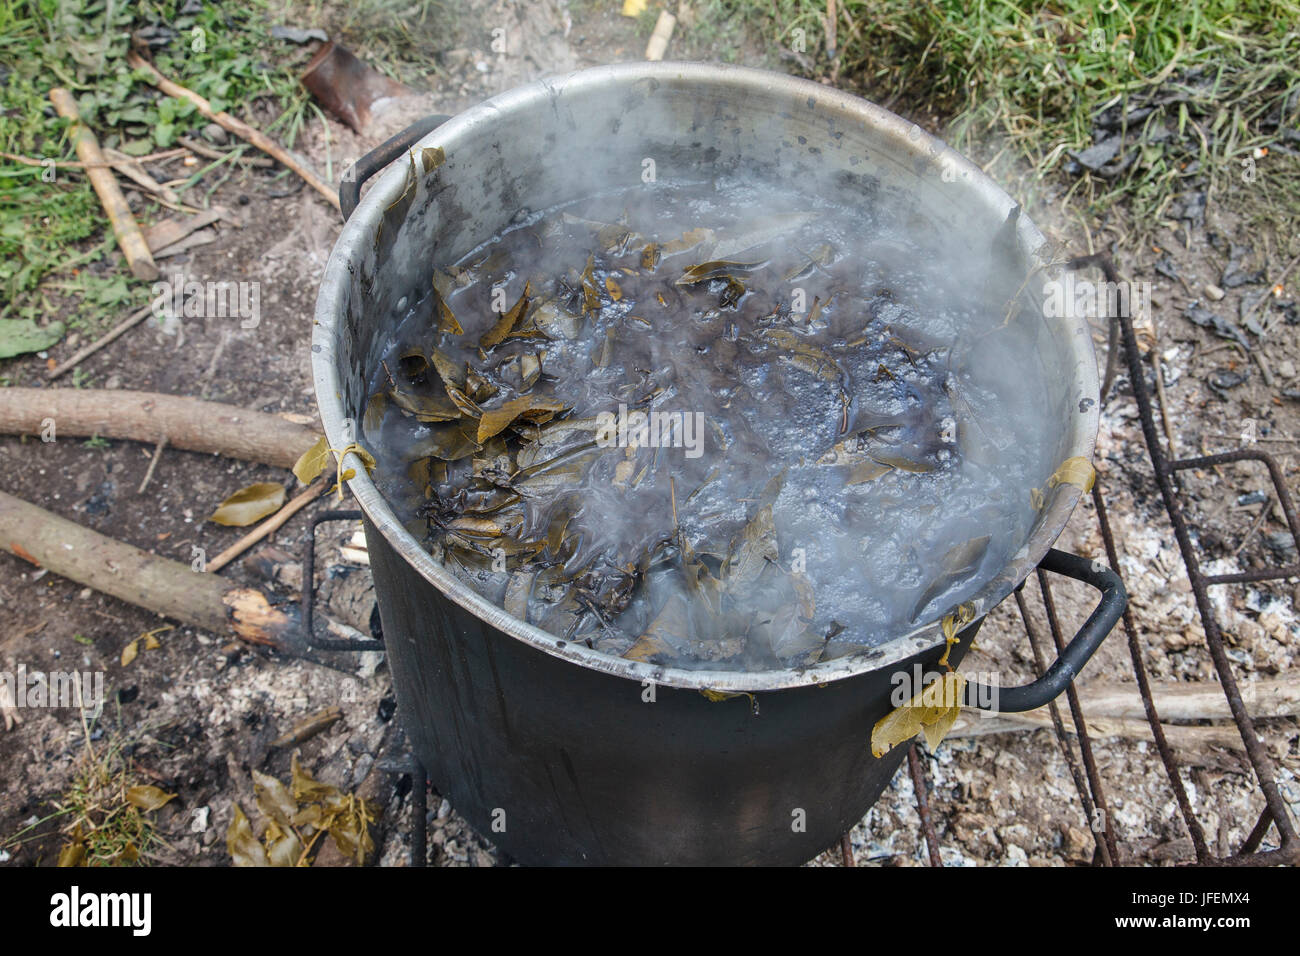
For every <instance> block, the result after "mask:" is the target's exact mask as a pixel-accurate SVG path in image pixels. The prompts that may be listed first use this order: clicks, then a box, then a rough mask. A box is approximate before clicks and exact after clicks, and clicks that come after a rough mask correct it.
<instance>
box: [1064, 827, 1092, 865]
mask: <svg viewBox="0 0 1300 956" xmlns="http://www.w3.org/2000/svg"><path fill="white" fill-rule="evenodd" d="M1062 836H1063V839H1062V846H1061V849H1063V850H1064V851H1065V858H1066V859H1067V860H1087V859H1091V858H1092V846H1093V841H1092V837H1090V836H1089V835H1088V831H1087V830H1084V829H1081V828H1080V827H1066V828H1065V833H1064V834H1063V835H1062Z"/></svg>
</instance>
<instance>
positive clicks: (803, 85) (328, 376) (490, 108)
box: [311, 61, 1100, 693]
mask: <svg viewBox="0 0 1300 956" xmlns="http://www.w3.org/2000/svg"><path fill="white" fill-rule="evenodd" d="M649 79H654V80H661V81H669V80H671V81H676V82H680V81H683V80H684V81H686V82H697V83H700V84H707V85H714V86H732V87H736V88H738V89H745V88H751V89H752V88H760V89H762V90H763V91H764V92H765V93H769V94H770V93H772V92H778V93H779V92H782V91H785V92H788V93H789V95H790V96H791V97H792V98H798V97H810V98H812V99H813V100H815V101H816V104H817V106H818V107H819V108H826V109H828V110H830V111H833V112H834V113H835V114H836V115H837V116H838V117H840V118H843V119H845V120H849V121H857V122H860V123H862V124H863V125H866V126H870V127H874V128H875V129H877V130H879V131H880V132H881V133H883V134H884V135H885V136H886V137H891V138H893V139H895V140H896V141H897V142H899V143H900V144H906V148H909V149H912V150H913V151H914V152H915V154H916V156H917V158H918V159H925V160H927V161H932V162H933V161H937V159H938V158H939V157H943V160H944V162H945V163H946V164H949V165H950V167H951V168H952V169H953V170H954V171H955V173H956V174H957V175H959V176H960V177H961V179H962V180H963V187H964V188H968V189H972V190H977V191H979V192H980V193H982V194H983V195H982V198H983V199H984V201H985V202H986V203H988V204H989V205H991V206H995V207H997V208H1000V209H1004V210H1005V211H1006V212H1010V210H1011V209H1012V208H1013V207H1014V206H1016V205H1017V204H1016V203H1015V201H1014V200H1013V199H1012V198H1011V197H1010V196H1009V195H1007V193H1006V192H1005V191H1003V190H1002V188H1001V187H1000V186H998V185H997V184H996V183H995V182H994V181H993V180H992V179H990V178H989V177H988V176H986V175H985V174H984V172H983V171H982V170H981V169H980V168H979V167H978V166H976V165H975V164H974V163H972V162H971V161H970V160H968V159H966V157H964V156H962V155H961V154H960V153H958V152H956V151H955V150H953V149H951V148H950V147H948V146H947V144H946V143H944V142H943V141H942V140H940V139H938V138H937V137H934V136H931V135H930V134H928V133H926V132H925V131H924V130H922V129H921V128H920V127H919V126H918V125H916V124H915V123H911V122H909V121H907V120H905V119H903V118H902V117H900V116H898V115H896V114H894V113H891V112H890V111H888V110H886V109H884V108H883V107H880V106H877V105H876V104H874V103H871V102H869V101H867V100H865V99H862V98H861V97H858V96H854V95H852V94H849V93H845V92H842V91H840V90H836V89H832V88H830V87H827V86H823V85H821V84H820V83H815V82H813V81H811V80H805V79H801V78H799V77H792V76H788V75H786V74H782V73H775V72H771V71H767V70H759V69H754V68H751V67H740V66H730V65H724V64H704V63H689V62H671V61H670V62H662V63H622V64H610V65H605V66H596V67H589V68H586V69H582V70H577V71H574V72H572V73H568V74H565V75H563V76H558V77H551V78H544V79H540V80H535V81H532V82H530V83H527V84H524V85H522V86H519V87H516V88H514V89H512V90H508V91H506V92H504V93H501V94H498V95H497V96H494V97H492V98H490V99H487V100H484V101H483V102H481V103H479V104H477V105H475V106H472V107H470V108H469V109H467V110H465V111H464V112H462V113H460V114H458V115H456V116H455V117H453V118H452V119H450V120H448V121H447V122H446V123H444V124H443V125H442V126H440V127H438V128H437V129H436V130H434V131H433V132H432V133H430V134H429V135H428V136H426V137H424V138H423V139H421V140H420V142H419V143H418V144H416V147H415V148H420V147H433V146H443V147H444V148H446V147H447V146H448V144H454V142H455V141H456V139H457V137H458V136H460V135H462V134H463V133H464V132H467V131H469V130H471V129H473V128H475V127H477V126H479V125H480V124H483V123H489V122H493V123H494V122H499V121H500V120H501V119H502V117H508V116H509V115H510V114H511V112H513V111H515V110H520V109H530V108H534V107H537V108H540V107H543V106H547V105H548V103H549V102H550V100H551V99H552V98H554V97H556V96H557V95H559V91H561V90H565V91H567V90H577V91H597V90H599V91H601V92H605V93H607V92H608V90H609V89H610V88H611V87H616V86H620V85H628V84H630V83H635V82H641V81H645V80H649ZM452 148H453V149H454V146H453V147H452ZM448 151H449V152H450V150H448ZM404 166H405V164H404V163H402V162H395V163H393V164H392V166H390V167H389V168H388V169H387V170H385V171H384V172H383V173H382V174H381V175H380V176H379V177H378V178H377V181H376V182H375V183H374V185H373V187H372V188H371V189H370V190H369V191H368V192H367V193H366V195H365V196H364V197H363V198H362V200H361V202H360V204H359V205H358V206H357V208H356V210H355V211H354V212H353V214H352V216H351V217H350V218H349V219H348V221H347V222H346V223H345V224H344V227H343V230H342V232H341V233H340V235H339V237H338V239H337V241H336V242H335V245H334V249H333V251H332V252H331V254H330V257H329V260H328V262H327V264H326V267H325V271H324V273H323V275H322V277H321V283H320V290H319V293H318V295H317V299H316V310H315V322H314V327H313V332H312V346H311V349H312V376H313V379H314V382H315V387H316V399H317V406H318V408H319V411H320V416H321V423H322V424H323V426H324V428H325V434H326V437H327V438H328V440H329V443H330V445H331V446H332V447H334V448H342V447H344V444H345V443H346V440H347V439H346V437H345V436H346V435H347V432H346V430H345V421H347V420H348V419H349V416H346V415H345V414H344V412H345V409H344V408H343V399H342V388H341V385H340V382H339V369H338V362H337V355H336V350H335V346H334V343H335V341H336V339H337V336H338V334H339V328H338V325H339V321H340V319H341V314H340V311H339V310H340V306H341V303H342V302H343V298H344V297H343V289H344V287H345V284H346V283H347V282H349V281H350V273H349V264H350V260H351V258H352V255H353V253H354V252H355V251H357V250H359V249H361V248H363V244H364V243H369V242H371V241H372V239H373V236H374V232H375V229H376V227H377V224H378V223H379V222H380V221H381V216H382V214H383V211H384V209H385V208H387V207H388V206H389V205H391V204H392V203H393V202H394V201H396V200H397V198H398V197H399V196H400V195H401V193H402V191H403V189H404V186H405V183H406V175H407V173H406V169H405V168H404ZM1017 238H1018V241H1019V244H1020V247H1021V248H1022V249H1023V250H1024V251H1025V253H1026V256H1027V257H1028V259H1029V260H1030V261H1031V262H1033V263H1035V264H1038V265H1043V266H1045V265H1046V263H1045V262H1044V261H1043V259H1042V258H1041V257H1040V256H1039V255H1038V254H1037V252H1036V250H1037V249H1038V248H1039V247H1040V246H1041V245H1042V244H1043V237H1042V235H1041V234H1040V233H1039V232H1038V230H1037V229H1036V228H1035V227H1034V226H1033V224H1032V223H1031V222H1029V221H1028V219H1027V218H1026V217H1024V216H1021V217H1020V219H1019V223H1018V231H1017ZM1065 321H1072V322H1074V323H1075V326H1076V327H1074V328H1069V329H1067V330H1066V331H1068V332H1069V333H1070V335H1069V348H1070V349H1071V351H1072V355H1073V358H1074V370H1073V372H1074V376H1075V383H1076V384H1077V385H1078V386H1080V388H1081V390H1082V392H1083V394H1084V395H1085V396H1092V398H1093V401H1092V402H1091V404H1089V405H1086V406H1081V408H1080V412H1081V414H1080V415H1079V416H1078V417H1077V418H1075V420H1074V421H1075V428H1074V435H1073V438H1072V441H1071V447H1070V448H1069V455H1079V456H1082V457H1084V458H1087V459H1088V460H1089V461H1091V460H1092V452H1093V448H1094V445H1095V443H1096V434H1097V426H1098V419H1099V408H1098V405H1099V403H1098V402H1097V400H1096V399H1097V396H1098V393H1099V390H1100V385H1099V382H1098V376H1097V367H1096V358H1095V353H1094V352H1093V349H1092V339H1091V336H1090V335H1089V334H1080V332H1081V330H1080V328H1078V326H1080V325H1083V324H1084V321H1085V320H1084V319H1083V318H1082V317H1075V318H1071V319H1066V320H1065ZM1082 332H1084V333H1086V326H1085V327H1084V329H1083V330H1082ZM348 457H349V460H348V462H347V466H348V467H351V468H353V469H354V470H355V472H356V474H355V476H354V477H353V478H351V479H349V480H348V481H347V485H348V487H349V488H350V490H351V491H352V494H353V496H354V497H355V498H356V500H357V503H358V505H359V506H360V508H361V510H362V512H363V513H364V514H365V515H366V517H367V518H368V519H369V521H370V522H371V524H372V525H373V526H374V528H375V530H376V531H378V532H379V533H380V534H382V535H383V536H384V537H385V539H386V540H387V542H388V544H389V545H390V546H391V547H392V548H393V549H394V550H395V551H396V552H397V554H398V555H399V556H400V557H402V558H403V559H404V560H406V561H408V562H409V563H410V564H411V565H412V566H413V567H414V568H415V569H416V570H417V571H418V572H419V574H420V575H421V577H423V578H424V579H425V580H426V581H428V582H429V583H430V584H432V585H433V586H434V587H435V588H437V589H438V590H439V591H440V592H441V593H442V594H443V595H444V596H445V597H447V598H448V599H449V600H451V601H453V602H455V603H456V604H457V605H459V606H460V607H461V608H463V609H465V610H466V611H469V612H470V613H471V614H473V615H474V616H475V617H477V618H479V619H480V620H482V621H483V622H484V623H486V624H488V625H490V626H492V627H494V628H496V629H497V630H499V631H502V632H504V633H505V634H507V635H509V636H510V637H511V638H513V639H515V640H519V641H523V642H524V643H525V644H528V645H530V646H532V647H534V648H536V649H537V650H540V651H542V652H543V653H546V654H549V655H550V656H552V657H557V658H560V659H562V660H566V661H569V662H570V663H573V664H577V665H579V666H582V667H586V668H589V669H591V670H594V671H598V672H602V673H606V674H609V675H611V676H616V677H623V678H627V679H629V680H633V681H638V682H641V683H642V684H646V683H647V682H649V683H651V684H654V685H663V686H667V687H676V688H684V689H698V690H715V691H724V692H751V693H752V692H761V691H773V690H785V689H793V688H799V687H809V686H815V685H822V684H826V683H829V682H832V681H838V680H844V679H847V678H851V677H855V676H857V675H860V674H865V673H869V672H872V671H877V670H880V669H882V668H886V667H889V666H891V665H896V664H898V663H901V662H902V661H905V660H907V659H908V658H910V657H913V656H915V655H917V654H919V653H923V652H925V651H930V650H934V649H936V648H937V647H939V646H940V645H942V644H943V643H944V637H943V634H942V630H941V626H940V621H939V620H935V621H932V622H930V623H927V624H925V625H922V626H921V627H918V628H915V629H913V630H911V631H909V632H907V633H904V634H902V635H899V636H898V637H895V638H892V639H890V640H889V641H888V642H887V643H885V644H883V645H880V646H878V647H875V648H871V649H869V650H867V651H865V652H863V653H857V654H851V655H848V656H845V657H840V658H836V659H834V660H830V661H823V662H820V663H817V664H812V665H808V666H804V667H798V668H783V669H780V670H762V671H729V670H713V669H688V668H683V667H668V666H662V665H657V664H650V663H644V662H640V661H631V660H627V659H625V658H618V657H612V656H610V655H608V654H605V653H602V652H600V651H596V650H593V649H591V648H588V647H587V646H586V644H585V643H584V642H582V641H565V640H563V639H561V638H558V637H556V636H555V635H553V634H550V633H549V632H547V631H544V630H542V629H541V628H539V627H537V626H536V625H534V624H529V623H528V622H526V621H522V620H520V619H518V618H516V617H514V616H512V615H510V614H509V613H507V612H506V611H505V610H504V609H503V608H501V607H498V606H497V605H495V604H493V603H492V602H490V601H488V600H487V599H486V598H484V597H483V596H481V595H480V594H478V592H476V591H474V590H473V589H471V588H470V587H468V586H467V585H466V584H464V583H462V582H461V581H460V580H459V579H458V578H456V577H455V576H454V575H453V574H451V573H450V572H448V571H446V570H444V569H443V568H442V567H441V566H440V565H439V564H437V563H436V562H435V561H434V560H433V557H432V556H431V555H430V554H429V552H428V551H426V550H425V549H424V548H422V547H421V546H420V544H419V542H418V541H417V540H416V539H415V538H414V536H412V535H411V534H410V532H408V531H407V530H406V528H405V527H403V525H402V523H401V522H400V521H399V520H398V518H397V516H396V514H395V513H394V512H393V510H392V508H391V507H390V506H389V504H388V502H387V501H386V500H385V499H384V498H383V496H382V495H381V494H380V492H379V489H378V488H377V487H376V485H375V483H374V481H373V480H372V479H371V478H370V477H369V475H367V473H366V470H365V468H364V467H362V464H361V462H360V461H359V460H357V458H356V456H355V455H351V456H348ZM1067 457H1069V456H1067ZM1080 496H1081V492H1080V491H1079V490H1078V489H1075V488H1073V487H1071V486H1060V487H1058V488H1057V493H1056V494H1055V495H1054V496H1053V498H1052V500H1051V502H1050V503H1049V504H1048V506H1047V511H1046V512H1045V513H1044V514H1043V516H1042V520H1041V521H1040V523H1039V524H1038V526H1037V527H1036V529H1035V530H1034V531H1033V532H1032V533H1031V534H1030V536H1029V539H1028V540H1027V541H1026V543H1025V545H1024V546H1023V547H1022V548H1021V549H1020V551H1018V552H1017V553H1016V555H1014V556H1013V558H1012V559H1011V564H1012V565H1014V566H1016V567H1017V572H1016V575H1015V578H1016V580H1015V584H1019V583H1020V582H1021V581H1023V580H1024V578H1025V577H1027V576H1028V574H1029V572H1030V571H1031V570H1032V569H1033V568H1034V567H1035V566H1037V564H1038V562H1039V561H1041V560H1042V559H1043V557H1044V556H1045V555H1046V554H1047V551H1048V549H1049V548H1051V546H1052V544H1053V543H1054V542H1055V541H1056V539H1057V538H1058V537H1059V536H1060V534H1061V532H1062V531H1063V530H1064V528H1065V525H1066V522H1067V521H1068V520H1069V518H1070V515H1071V513H1072V512H1073V510H1074V507H1075V505H1076V504H1077V503H1078V500H1079V498H1080ZM1004 576H1005V570H1004V571H1003V572H1000V573H999V574H998V575H997V576H995V577H994V578H993V579H992V580H990V581H989V582H987V583H986V584H985V586H984V587H983V588H982V589H981V590H980V592H979V593H978V594H976V596H975V597H974V598H973V599H972V600H973V602H974V604H975V608H976V617H977V618H982V617H983V616H984V615H985V614H987V613H988V611H989V610H990V609H991V608H992V607H993V606H994V605H995V604H997V603H998V602H1000V601H1001V600H1002V599H1004V598H1005V597H1006V595H1007V594H1008V593H1010V591H1011V589H1012V586H1011V585H1008V584H1007V583H1006V581H1005V577H1004ZM999 581H1001V584H1000V585H999ZM999 591H1001V593H998V592H999Z"/></svg>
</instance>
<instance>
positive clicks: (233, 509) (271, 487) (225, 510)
mask: <svg viewBox="0 0 1300 956" xmlns="http://www.w3.org/2000/svg"><path fill="white" fill-rule="evenodd" d="M284 497H285V496H284V485H282V484H280V483H279V482H278V481H259V482H257V483H256V484H252V485H249V486H248V487H247V488H240V489H239V490H238V491H236V492H235V493H234V494H233V495H231V496H230V497H229V498H227V499H226V500H225V501H223V502H221V504H220V506H218V508H217V510H216V511H214V512H212V516H211V517H210V518H208V520H209V521H211V522H214V523H215V524H220V525H225V526H226V527H230V528H243V527H246V526H247V525H250V524H253V523H254V522H257V521H261V520H262V519H263V518H265V517H267V516H268V515H272V514H275V512H277V511H279V510H280V507H281V505H283V504H284Z"/></svg>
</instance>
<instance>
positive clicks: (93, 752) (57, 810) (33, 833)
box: [0, 722, 175, 866]
mask: <svg viewBox="0 0 1300 956" xmlns="http://www.w3.org/2000/svg"><path fill="white" fill-rule="evenodd" d="M83 730H84V731H85V733H86V745H85V749H84V750H83V751H82V753H81V755H80V756H79V757H78V758H77V764H76V767H75V769H74V771H73V775H72V780H71V782H70V783H69V784H68V789H67V790H66V791H64V793H63V794H62V795H60V797H59V798H58V799H57V800H54V801H51V803H52V807H53V810H52V812H51V813H49V814H47V815H46V816H45V817H43V818H42V819H40V820H38V821H36V822H35V823H32V824H30V825H29V826H27V827H24V828H23V829H22V830H20V831H19V832H17V833H15V834H14V835H13V836H11V837H10V838H9V839H7V840H5V841H3V843H2V844H0V845H3V846H8V847H15V848H16V847H18V846H20V845H22V844H24V843H27V842H29V841H39V840H44V839H47V838H48V837H50V836H51V835H52V834H57V836H58V837H59V839H60V842H61V845H60V849H59V857H58V865H59V866H133V865H136V864H140V863H143V862H146V861H147V860H148V859H149V857H150V856H151V854H152V852H153V851H154V850H155V849H156V848H157V847H159V846H160V845H163V844H162V841H161V839H160V838H159V837H158V836H157V834H156V833H155V831H154V826H153V821H152V819H151V817H150V816H149V814H151V813H152V812H154V811H156V810H158V809H160V808H161V807H163V806H164V805H165V804H167V803H168V802H169V801H170V800H171V799H172V798H173V797H174V796H175V795H174V794H169V793H166V792H165V791H163V790H160V789H159V788H158V787H155V786H152V785H150V784H145V783H141V782H140V780H139V778H138V777H137V775H136V774H135V772H134V771H133V770H132V767H131V762H130V759H129V758H128V757H127V756H126V753H125V748H124V747H123V743H122V740H121V739H120V738H118V737H116V736H114V738H113V739H112V740H111V741H110V742H108V743H107V744H105V745H103V746H102V747H101V749H98V750H97V749H96V748H95V745H94V744H92V743H91V742H90V737H89V734H90V724H89V723H88V722H86V723H83ZM47 825H48V826H47ZM51 828H54V829H53V830H52V829H51Z"/></svg>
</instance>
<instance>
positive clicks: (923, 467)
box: [871, 454, 934, 475]
mask: <svg viewBox="0 0 1300 956" xmlns="http://www.w3.org/2000/svg"><path fill="white" fill-rule="evenodd" d="M871 460H872V461H875V462H879V463H880V464H882V465H888V466H889V467H890V468H897V469H898V470H899V471H910V472H911V473H912V474H914V475H923V474H925V473H926V472H927V471H934V465H932V464H930V463H929V462H926V461H913V460H912V459H910V458H904V457H902V456H901V455H877V454H873V455H871Z"/></svg>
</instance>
